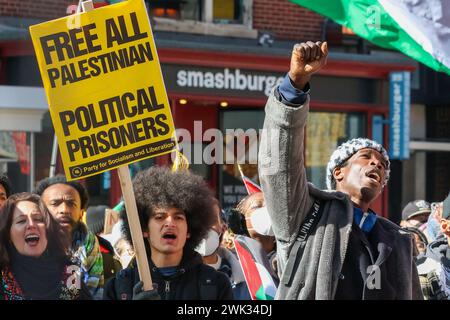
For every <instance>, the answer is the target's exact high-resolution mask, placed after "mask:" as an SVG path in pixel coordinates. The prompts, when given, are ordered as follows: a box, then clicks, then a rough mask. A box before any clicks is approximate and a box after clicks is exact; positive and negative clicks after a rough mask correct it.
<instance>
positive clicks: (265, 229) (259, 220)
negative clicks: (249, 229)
mask: <svg viewBox="0 0 450 320" xmlns="http://www.w3.org/2000/svg"><path fill="white" fill-rule="evenodd" d="M250 221H251V223H252V225H253V230H255V231H256V232H258V233H259V234H261V235H263V236H272V237H273V236H274V233H273V230H272V221H271V220H270V216H269V212H267V207H262V208H258V209H255V211H253V213H252V215H251V216H250Z"/></svg>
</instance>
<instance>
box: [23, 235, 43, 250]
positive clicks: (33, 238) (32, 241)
mask: <svg viewBox="0 0 450 320" xmlns="http://www.w3.org/2000/svg"><path fill="white" fill-rule="evenodd" d="M39 240H40V237H39V235H37V234H28V235H26V236H25V242H26V244H27V245H29V246H30V247H35V246H37V245H38V243H39Z"/></svg>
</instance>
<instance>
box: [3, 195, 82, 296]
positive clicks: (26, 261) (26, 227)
mask: <svg viewBox="0 0 450 320" xmlns="http://www.w3.org/2000/svg"><path fill="white" fill-rule="evenodd" d="M65 239H66V237H64V235H63V233H62V232H61V230H60V226H59V224H58V223H57V222H56V221H55V220H54V219H53V217H52V216H51V214H50V213H49V212H48V210H47V208H46V207H45V206H44V204H43V203H42V202H41V200H40V198H39V196H38V195H35V194H31V193H19V194H15V195H12V196H11V197H9V198H8V200H7V201H6V203H5V205H4V207H3V208H2V214H1V215H0V270H1V279H0V300H78V299H90V298H91V296H90V294H89V292H88V291H87V290H86V289H85V287H84V285H83V282H82V281H80V279H79V277H78V276H77V275H78V272H77V270H78V269H79V268H78V267H77V266H74V265H71V263H70V259H69V257H68V256H67V248H68V244H67V243H66V240H65Z"/></svg>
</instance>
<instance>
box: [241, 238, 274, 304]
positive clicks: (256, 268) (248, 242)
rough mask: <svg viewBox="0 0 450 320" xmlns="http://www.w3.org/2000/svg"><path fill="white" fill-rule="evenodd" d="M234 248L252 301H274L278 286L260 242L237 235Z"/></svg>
mask: <svg viewBox="0 0 450 320" xmlns="http://www.w3.org/2000/svg"><path fill="white" fill-rule="evenodd" d="M234 246H235V248H236V253H237V255H238V258H239V263H240V264H241V268H242V271H243V272H244V277H245V282H246V283H247V287H248V290H249V291H250V295H251V297H252V300H273V299H274V298H275V293H276V291H277V286H276V285H275V282H274V280H273V278H272V275H271V273H272V274H273V271H272V268H271V267H270V264H269V261H268V259H267V256H266V253H265V252H264V250H263V248H262V247H261V245H260V244H259V242H258V241H256V240H253V239H251V238H249V237H245V236H242V235H237V236H236V237H235V238H234Z"/></svg>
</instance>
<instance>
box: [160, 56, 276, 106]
mask: <svg viewBox="0 0 450 320" xmlns="http://www.w3.org/2000/svg"><path fill="white" fill-rule="evenodd" d="M162 70H163V74H164V79H165V81H166V85H167V89H168V91H169V93H183V92H186V93H189V94H201V95H213V96H224V97H231V96H234V97H246V98H249V97H251V98H267V97H268V96H269V94H270V90H271V89H272V88H273V87H274V86H276V85H278V84H280V83H281V81H283V78H284V76H285V73H269V72H261V71H254V70H244V69H239V68H207V67H191V66H184V65H183V66H180V65H171V64H163V65H162Z"/></svg>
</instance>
